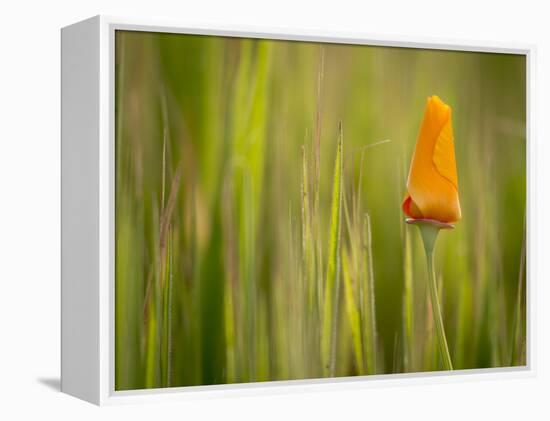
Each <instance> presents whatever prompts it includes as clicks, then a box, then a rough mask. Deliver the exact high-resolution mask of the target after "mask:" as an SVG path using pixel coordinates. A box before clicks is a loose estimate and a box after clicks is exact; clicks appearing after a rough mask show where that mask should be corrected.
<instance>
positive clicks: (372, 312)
mask: <svg viewBox="0 0 550 421" xmlns="http://www.w3.org/2000/svg"><path fill="white" fill-rule="evenodd" d="M363 241H364V248H365V254H366V255H365V259H366V261H367V264H366V277H365V279H366V281H367V282H366V285H365V292H366V294H365V313H364V314H365V324H364V325H365V329H364V333H365V338H364V343H365V354H366V356H365V361H366V362H367V372H368V373H369V374H376V372H377V355H376V354H377V332H376V308H375V297H374V259H373V256H372V230H371V222H370V216H369V214H365V220H364V238H363Z"/></svg>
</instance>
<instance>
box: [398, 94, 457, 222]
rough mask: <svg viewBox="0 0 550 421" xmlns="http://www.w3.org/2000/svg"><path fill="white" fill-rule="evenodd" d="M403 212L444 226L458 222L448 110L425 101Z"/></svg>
mask: <svg viewBox="0 0 550 421" xmlns="http://www.w3.org/2000/svg"><path fill="white" fill-rule="evenodd" d="M403 212H405V214H406V215H407V216H409V217H410V218H413V219H429V220H433V221H437V222H441V223H444V224H449V223H452V222H456V221H458V220H460V218H461V213H460V202H459V200H458V177H457V175H456V160H455V147H454V140H453V127H452V124H451V107H449V106H448V105H447V104H445V103H444V102H443V101H441V99H439V97H437V96H436V95H434V96H432V97H430V98H428V102H427V105H426V111H425V113H424V119H423V120H422V125H421V127H420V132H419V134H418V139H417V141H416V147H415V150H414V155H413V158H412V162H411V168H410V171H409V178H408V180H407V193H406V195H405V199H404V200H403Z"/></svg>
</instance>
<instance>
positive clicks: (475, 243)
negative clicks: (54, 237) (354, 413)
mask: <svg viewBox="0 0 550 421" xmlns="http://www.w3.org/2000/svg"><path fill="white" fill-rule="evenodd" d="M532 54H533V53H532V48H531V47H510V46H496V45H484V44H479V45H460V44H458V43H445V44H437V43H431V42H430V43H428V42H422V41H419V40H403V39H379V38H377V37H369V38H364V37H361V36H353V35H346V34H331V35H326V34H311V33H303V32H300V31H296V32H295V33H289V34H284V33H279V32H277V31H269V30H266V31H264V32H262V33H260V32H257V31H251V30H246V28H244V29H243V28H231V27H226V28H214V27H211V28H192V27H180V26H178V25H175V24H167V23H155V22H148V21H131V20H127V19H115V18H106V17H95V18H92V19H90V20H87V21H83V22H80V23H77V24H75V25H72V26H69V27H66V28H64V29H63V30H62V390H63V391H64V392H66V393H69V394H72V395H75V396H77V397H80V398H83V399H85V400H88V401H91V402H94V403H98V404H102V403H113V402H122V401H138V400H148V399H149V400H150V399H164V398H167V397H170V398H176V399H181V398H185V397H189V396H192V395H193V393H192V392H200V393H201V394H202V395H214V396H215V395H219V394H239V393H243V391H244V390H246V391H248V393H254V391H255V390H256V391H259V390H264V391H265V390H266V388H267V387H268V386H269V387H277V388H283V389H286V390H297V389H300V388H302V389H303V388H306V389H307V388H310V389H312V388H321V389H322V388H326V387H330V386H331V385H335V384H340V385H349V384H352V383H353V384H356V385H357V384H359V385H363V386H364V385H366V384H369V385H376V384H377V383H378V382H407V381H413V380H412V379H413V378H418V377H420V378H421V379H422V381H437V377H440V376H441V375H449V376H454V377H460V376H465V375H472V374H473V375H475V376H473V378H475V377H476V376H477V377H482V376H514V375H525V373H532V372H533V364H532V363H533V361H532V358H533V355H532V352H531V347H530V341H531V340H532V338H531V335H530V329H529V326H530V320H531V317H532V311H533V309H532V308H531V307H530V301H529V296H530V294H531V291H532V288H531V283H530V279H529V256H530V253H529V250H530V247H529V245H530V242H529V239H530V235H529V232H530V215H531V213H532V209H531V206H530V201H531V199H530V195H529V174H530V172H531V171H532V169H531V167H530V164H529V154H530V151H531V141H530V137H529V133H530V132H529V130H530V120H529V107H530V89H531V85H530V83H529V81H530V65H529V63H530V60H531V58H532ZM358 380H359V381H360V382H358ZM369 380H376V381H371V382H369Z"/></svg>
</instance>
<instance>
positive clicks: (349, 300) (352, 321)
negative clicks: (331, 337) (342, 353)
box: [342, 249, 365, 375]
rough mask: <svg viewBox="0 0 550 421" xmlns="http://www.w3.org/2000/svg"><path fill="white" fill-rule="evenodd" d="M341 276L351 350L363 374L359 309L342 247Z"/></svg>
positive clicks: (359, 372)
mask: <svg viewBox="0 0 550 421" xmlns="http://www.w3.org/2000/svg"><path fill="white" fill-rule="evenodd" d="M342 276H343V278H344V290H345V300H346V310H347V315H348V321H349V325H350V328H351V337H352V340H353V350H354V353H355V363H356V365H357V373H358V374H359V375H363V374H365V364H364V361H363V340H362V335H361V318H360V315H359V309H358V308H357V303H356V301H355V296H354V290H353V283H352V279H351V275H350V273H349V256H348V253H347V252H346V250H345V249H342Z"/></svg>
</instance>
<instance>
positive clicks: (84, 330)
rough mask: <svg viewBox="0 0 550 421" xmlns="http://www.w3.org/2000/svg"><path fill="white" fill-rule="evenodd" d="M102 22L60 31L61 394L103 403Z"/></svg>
mask: <svg viewBox="0 0 550 421" xmlns="http://www.w3.org/2000/svg"><path fill="white" fill-rule="evenodd" d="M99 48H100V47H99V18H97V17H96V18H92V19H89V20H86V21H83V22H80V23H78V24H75V25H71V26H70V27H66V28H63V29H62V31H61V390H62V391H63V392H65V393H68V394H70V395H73V396H76V397H78V398H81V399H84V400H86V401H89V402H93V403H99V375H100V373H99V368H100V366H99Z"/></svg>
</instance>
